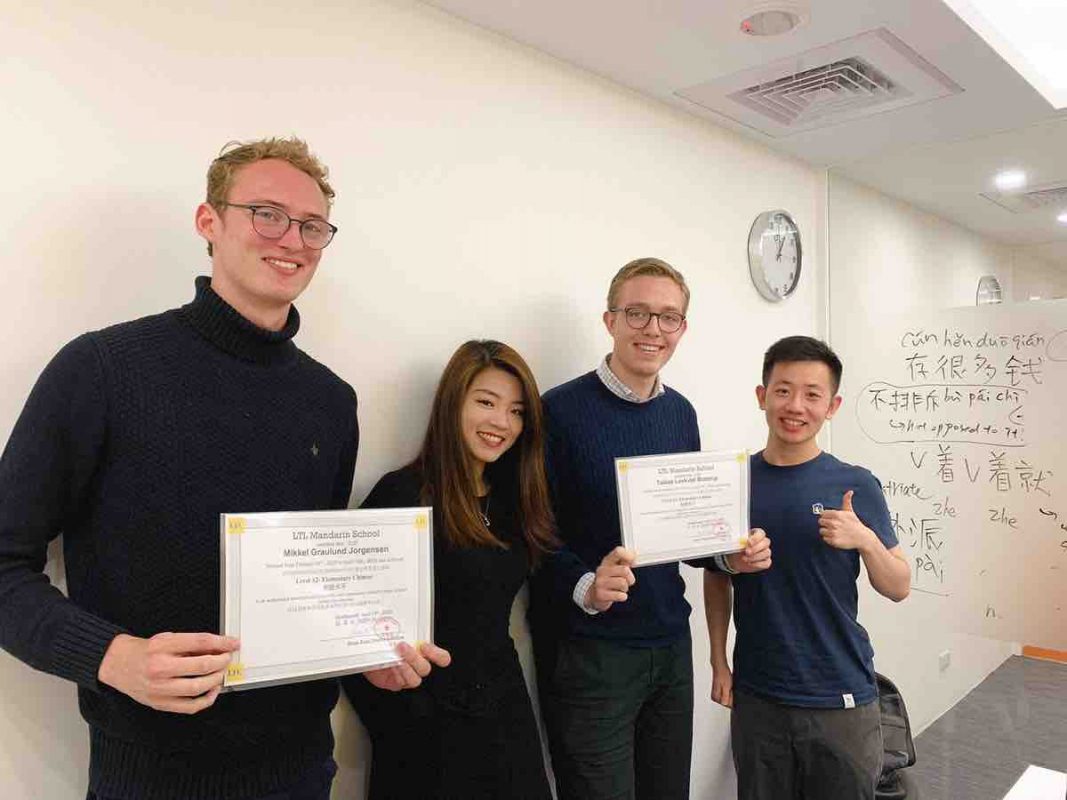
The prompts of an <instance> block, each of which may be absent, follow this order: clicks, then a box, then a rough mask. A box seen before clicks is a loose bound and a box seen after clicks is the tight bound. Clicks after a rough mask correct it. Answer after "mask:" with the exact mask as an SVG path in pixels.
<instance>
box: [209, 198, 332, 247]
mask: <svg viewBox="0 0 1067 800" xmlns="http://www.w3.org/2000/svg"><path fill="white" fill-rule="evenodd" d="M223 205H227V206H232V207H233V208H243V209H245V210H246V211H251V212H252V229H253V230H254V231H255V232H256V233H258V234H259V235H260V236H263V237H265V238H267V239H281V238H282V237H283V236H285V234H286V232H287V231H288V230H289V228H290V227H291V226H292V225H293V223H294V222H295V223H296V224H297V226H298V227H299V229H300V241H302V242H303V243H304V246H305V247H310V248H311V249H312V250H321V249H322V248H324V247H325V246H326V245H328V244H329V243H330V242H331V241H333V235H334V234H335V233H337V226H336V225H331V224H330V223H329V222H327V221H326V220H324V219H316V218H314V217H312V218H311V219H293V218H292V217H290V216H289V215H288V214H286V213H285V212H284V211H282V210H281V209H280V208H276V207H275V206H255V205H245V204H244V203H223Z"/></svg>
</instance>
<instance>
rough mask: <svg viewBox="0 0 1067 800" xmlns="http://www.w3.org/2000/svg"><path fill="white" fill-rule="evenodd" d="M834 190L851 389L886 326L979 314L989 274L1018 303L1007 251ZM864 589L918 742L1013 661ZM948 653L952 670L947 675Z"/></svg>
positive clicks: (833, 272) (939, 611)
mask: <svg viewBox="0 0 1067 800" xmlns="http://www.w3.org/2000/svg"><path fill="white" fill-rule="evenodd" d="M829 187H830V188H829V203H828V207H829V218H830V248H829V259H830V263H829V274H830V341H831V344H832V345H833V347H834V348H835V350H837V352H838V353H839V354H840V355H841V357H842V360H843V361H844V364H845V376H844V380H845V383H846V384H847V383H848V365H849V363H850V360H854V359H857V358H862V357H863V354H864V352H865V351H868V350H869V349H870V348H869V347H868V343H869V342H870V337H871V336H872V335H876V332H877V331H878V329H879V325H880V321H881V320H882V319H884V318H886V317H890V316H893V315H896V314H900V313H903V312H912V311H916V312H917V311H924V310H927V311H936V310H940V309H946V308H951V307H954V306H972V305H974V302H975V291H976V288H977V285H978V279H979V278H980V277H981V276H983V275H995V276H996V277H997V279H998V280H999V281H1000V284H1001V287H1002V289H1003V292H1004V296H1005V297H1006V298H1007V297H1011V296H1012V269H1011V264H1012V256H1011V252H1010V250H1009V249H1008V248H1005V247H1003V246H1001V245H997V244H995V243H993V242H991V241H988V240H986V239H983V238H982V237H980V236H978V235H976V234H974V233H972V232H970V231H967V230H965V229H963V228H961V227H959V226H957V225H954V224H952V223H949V222H946V221H944V220H942V219H940V218H938V217H935V216H933V215H931V214H927V213H924V212H922V211H919V210H918V209H916V208H914V207H913V206H909V205H907V204H905V203H902V202H899V201H897V200H893V199H891V198H889V197H886V196H885V195H882V194H880V193H878V192H875V191H874V190H871V189H868V188H866V187H863V186H861V185H859V184H856V183H854V182H852V181H850V180H848V179H846V178H843V177H841V176H839V175H836V174H831V176H830V179H829ZM846 388H847V387H846ZM842 413H847V414H851V413H852V409H850V408H845V409H842ZM837 444H839V445H840V444H842V443H841V442H837ZM834 453H835V455H837V456H838V457H840V458H842V459H844V460H845V461H849V460H850V458H856V461H858V462H859V463H862V457H856V455H852V456H850V453H849V450H848V447H845V446H835V448H834ZM857 455H858V454H857ZM861 586H862V587H863V591H861V595H860V621H861V622H862V623H863V624H864V625H865V626H866V628H867V630H868V631H869V632H870V634H871V638H872V641H873V643H874V648H875V667H876V668H877V669H878V671H879V672H882V673H883V674H885V675H887V676H889V677H890V678H891V679H892V680H893V681H895V682H896V684H897V685H898V686H899V687H900V689H901V692H902V693H903V695H904V698H905V700H906V701H907V703H908V711H909V715H910V717H911V723H912V729H913V733H918V732H919V731H921V730H922V729H923V728H925V727H926V726H927V725H929V724H930V723H931V722H933V721H934V720H936V719H937V718H938V717H939V716H941V714H943V713H944V712H945V711H947V710H948V709H949V708H951V707H952V706H953V705H954V704H955V703H956V702H958V701H959V700H960V699H961V698H962V697H963V696H964V695H965V694H966V693H967V692H969V691H970V690H971V689H972V688H974V686H976V685H977V684H978V683H979V682H981V680H982V679H983V678H984V677H985V676H986V675H988V674H989V673H990V672H992V671H993V670H994V669H996V667H997V666H998V665H999V664H1000V663H1001V662H1003V661H1004V659H1006V658H1007V657H1008V656H1009V655H1011V654H1012V652H1013V645H1011V644H1009V643H1004V642H998V641H993V640H990V639H984V638H981V637H977V636H972V635H968V634H964V633H959V632H958V630H957V628H958V626H957V624H956V621H955V620H954V619H953V618H952V616H951V615H950V614H946V613H945V612H946V609H945V606H944V604H943V602H942V598H939V597H934V596H931V595H925V594H920V593H917V592H913V593H912V594H911V596H910V597H909V598H908V600H907V601H906V602H904V603H902V604H899V605H898V604H894V603H892V602H890V601H888V600H886V599H885V598H883V597H881V596H880V595H878V594H876V593H875V592H874V591H873V590H871V589H870V587H869V586H868V585H867V584H866V581H861ZM944 650H949V651H950V652H951V654H952V655H951V660H952V664H951V666H950V667H949V668H948V670H947V671H945V672H944V673H942V672H940V670H939V665H938V656H939V655H940V653H941V652H942V651H944Z"/></svg>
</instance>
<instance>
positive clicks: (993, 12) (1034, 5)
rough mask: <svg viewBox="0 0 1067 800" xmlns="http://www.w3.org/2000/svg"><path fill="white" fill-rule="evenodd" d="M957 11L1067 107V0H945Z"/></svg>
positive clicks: (1048, 96)
mask: <svg viewBox="0 0 1067 800" xmlns="http://www.w3.org/2000/svg"><path fill="white" fill-rule="evenodd" d="M944 2H945V5H947V6H948V7H949V8H951V9H952V10H953V11H954V12H956V16H958V17H959V18H960V19H962V20H963V21H964V22H965V23H967V24H968V25H969V26H970V27H971V28H972V29H973V30H974V32H975V33H977V34H978V35H979V36H981V37H982V38H983V39H985V41H986V44H988V45H989V46H990V47H992V48H993V49H994V50H995V51H996V52H997V54H998V55H999V56H1000V57H1001V58H1003V59H1004V60H1005V61H1007V62H1008V63H1009V64H1010V65H1011V66H1012V68H1014V70H1015V71H1016V72H1018V73H1019V74H1020V75H1022V76H1023V78H1024V79H1025V80H1026V82H1027V83H1029V84H1030V85H1031V86H1033V87H1034V88H1035V89H1036V90H1037V91H1038V92H1039V93H1040V94H1041V96H1042V97H1044V98H1045V99H1046V100H1048V101H1049V103H1051V104H1052V107H1053V108H1056V109H1061V108H1067V47H1064V44H1063V32H1064V31H1065V30H1067V3H1063V2H1061V1H1060V0H1011V2H1010V3H1009V2H1005V0H944Z"/></svg>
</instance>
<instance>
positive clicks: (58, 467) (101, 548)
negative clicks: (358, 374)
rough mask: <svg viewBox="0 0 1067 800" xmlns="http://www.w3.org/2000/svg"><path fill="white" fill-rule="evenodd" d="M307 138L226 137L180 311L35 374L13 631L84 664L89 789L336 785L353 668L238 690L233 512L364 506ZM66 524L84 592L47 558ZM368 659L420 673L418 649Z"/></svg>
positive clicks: (314, 791) (318, 790)
mask: <svg viewBox="0 0 1067 800" xmlns="http://www.w3.org/2000/svg"><path fill="white" fill-rule="evenodd" d="M326 178H327V172H326V169H325V167H324V166H323V165H322V164H321V163H320V162H319V161H318V160H317V159H316V158H315V157H314V156H313V155H312V154H311V153H309V152H308V149H307V145H306V144H304V142H302V141H300V140H297V139H291V140H277V139H268V140H264V141H259V142H251V143H248V144H244V145H239V146H237V147H235V148H232V149H228V150H226V151H225V152H224V153H223V154H222V155H220V156H219V157H218V158H216V159H215V160H214V161H213V162H212V164H211V167H210V169H209V171H208V187H207V200H206V202H204V203H202V204H201V205H200V206H199V207H198V208H197V211H196V222H195V224H196V230H197V232H198V233H199V234H200V236H202V237H203V238H204V239H205V240H206V241H207V243H208V253H209V255H210V256H211V260H212V276H211V278H210V279H209V278H207V277H202V278H198V279H197V281H196V297H195V298H194V299H193V301H192V302H190V303H188V304H186V305H184V306H182V307H181V308H177V309H173V310H171V311H167V312H165V313H163V314H157V315H155V316H151V317H145V318H143V319H139V320H135V321H133V322H127V323H123V324H120V325H115V326H112V327H110V328H106V329H104V330H101V331H95V332H92V333H87V334H85V335H83V336H80V337H78V338H77V339H75V340H74V341H72V342H70V343H69V344H68V345H66V346H65V347H64V348H63V349H62V350H60V352H59V353H58V354H57V355H56V356H55V358H54V359H53V360H52V362H51V363H50V364H49V365H48V367H47V368H46V369H45V371H44V372H43V373H42V375H41V377H40V378H39V379H38V381H37V384H36V385H35V386H34V388H33V391H32V392H31V394H30V397H29V399H28V400H27V402H26V406H25V408H24V409H23V412H22V414H21V415H20V417H19V420H18V422H17V423H16V424H15V427H14V430H13V431H12V433H11V438H10V439H9V441H8V443H7V447H6V448H5V450H4V454H3V457H2V459H0V646H3V648H4V649H6V650H8V651H9V652H11V653H12V654H13V655H15V656H16V657H18V658H20V659H22V660H23V661H25V662H26V663H28V664H30V665H31V666H33V667H36V668H37V669H41V670H44V671H46V672H50V673H52V674H54V675H58V676H60V677H63V678H67V679H69V680H72V681H74V682H75V683H76V684H77V685H78V700H79V705H80V708H81V712H82V715H83V716H84V717H85V720H86V721H87V722H88V724H89V732H90V763H89V798H98V799H99V800H105V799H106V800H134V798H153V800H198V799H199V800H222V799H223V798H265V797H269V798H271V800H282V799H283V798H288V799H291V800H296V798H300V799H301V800H325V799H326V798H328V797H329V791H330V784H331V782H332V779H333V773H334V771H335V770H336V766H335V765H334V763H333V759H332V751H333V735H332V732H331V730H330V720H329V715H330V710H331V709H332V708H333V706H334V703H335V702H336V699H337V686H336V682H335V681H332V680H331V681H315V682H310V683H301V684H294V685H290V686H280V687H273V688H268V689H257V690H255V691H249V692H238V693H230V694H225V695H221V696H220V694H219V690H220V687H221V684H222V681H223V678H224V675H225V670H226V667H227V665H228V664H229V662H230V658H231V654H232V653H233V652H234V651H235V650H236V649H237V648H238V647H239V642H238V641H236V640H234V639H231V638H227V637H223V636H219V635H217V634H216V633H214V631H215V630H217V626H218V621H219V589H218V587H219V536H218V519H219V514H220V513H221V512H225V511H235V510H237V511H280V510H304V509H326V508H344V507H346V506H347V504H348V499H349V494H350V492H351V484H352V474H353V470H354V467H355V461H356V449H357V446H358V441H359V429H358V424H357V420H356V396H355V393H354V392H353V391H352V388H351V387H350V386H349V385H348V384H346V383H345V382H344V381H342V380H341V379H340V378H338V377H337V376H336V375H334V374H333V373H332V372H330V371H329V370H328V369H327V368H326V367H324V366H322V365H320V364H318V363H317V362H315V361H314V360H312V359H311V358H310V357H308V356H307V355H306V354H305V353H303V352H302V351H301V350H299V349H298V348H297V347H296V346H295V345H294V344H293V342H292V338H293V336H294V335H295V334H296V332H297V329H298V328H299V325H300V315H299V314H298V313H297V310H296V308H295V307H294V306H293V305H292V303H293V301H294V300H295V299H296V298H297V297H298V296H299V295H300V293H301V292H302V291H303V290H304V288H305V287H306V286H307V285H308V282H309V281H310V280H311V278H312V276H313V275H314V274H315V269H316V267H317V266H318V263H319V259H320V257H321V255H322V250H323V248H325V247H326V245H328V244H329V243H330V240H331V239H332V237H333V234H334V232H335V231H336V228H335V227H334V226H333V225H332V224H331V223H330V222H329V220H328V218H329V211H330V202H331V200H332V198H333V190H332V189H331V188H330V185H329V183H328V182H327V180H326ZM61 533H62V534H63V540H64V542H63V544H64V554H65V561H66V570H67V585H68V591H69V599H68V598H67V597H64V595H63V594H61V593H60V592H59V591H58V590H57V589H56V588H55V587H53V586H52V585H51V584H50V583H49V581H48V579H47V577H46V576H45V575H44V574H43V573H42V569H43V567H44V565H45V559H46V551H47V547H48V543H49V541H51V540H52V539H53V538H55V537H56V536H58V535H59V534H61ZM401 655H402V656H403V658H404V661H403V662H401V664H400V665H398V666H396V667H389V668H385V669H382V670H377V671H375V672H371V673H367V678H368V679H369V680H371V681H372V682H374V683H375V684H376V685H379V686H382V687H385V688H390V689H401V688H405V687H409V686H413V685H416V684H418V683H419V681H420V676H424V675H425V674H427V673H428V671H429V669H430V662H431V661H432V662H433V663H437V664H441V665H443V664H445V663H447V660H448V654H447V653H445V652H444V651H441V650H439V649H438V648H434V647H432V646H430V645H426V646H424V648H423V651H422V652H421V653H419V652H416V651H415V650H414V649H412V648H411V647H409V646H407V645H402V647H401Z"/></svg>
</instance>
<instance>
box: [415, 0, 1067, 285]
mask: <svg viewBox="0 0 1067 800" xmlns="http://www.w3.org/2000/svg"><path fill="white" fill-rule="evenodd" d="M1005 1H1006V2H1007V1H1008V0H1005ZM424 2H427V3H429V4H430V5H433V6H436V7H438V8H441V9H443V10H445V11H448V12H450V13H452V14H454V15H456V16H458V17H461V18H463V19H466V20H468V21H470V22H472V23H474V24H476V25H479V26H481V27H484V28H487V29H489V30H492V31H495V32H497V33H500V34H502V35H504V36H506V37H508V38H511V39H513V40H515V41H518V42H521V43H524V44H527V45H529V46H531V47H534V48H536V49H538V50H541V51H544V52H546V53H548V54H550V55H553V56H555V57H557V58H560V59H562V60H564V61H567V62H570V63H572V64H575V65H577V66H579V67H582V68H584V69H587V70H589V71H591V72H594V73H597V74H598V75H601V76H604V77H606V78H609V79H611V80H613V81H615V82H617V83H620V84H623V85H625V86H629V87H631V88H633V89H636V90H638V91H640V92H642V93H643V94H646V95H648V96H651V97H654V98H657V99H659V100H661V101H663V102H665V103H669V104H671V105H673V106H676V107H678V108H682V109H684V110H685V111H687V112H689V113H692V114H695V115H697V116H700V117H703V118H706V119H709V120H712V121H713V122H715V123H716V124H718V125H721V126H723V127H726V128H730V129H732V130H735V131H737V132H738V133H740V134H742V135H745V136H748V137H751V138H754V139H757V140H759V141H761V142H763V143H764V144H765V145H767V146H768V147H770V148H773V149H775V150H778V151H780V152H783V153H788V154H791V155H793V156H796V157H797V158H800V159H802V160H804V161H807V162H809V163H811V164H813V165H816V166H825V167H831V168H835V169H836V170H837V171H839V172H840V173H842V174H844V175H846V176H848V177H850V178H853V179H855V180H858V181H860V182H862V183H865V184H867V185H869V186H872V187H874V188H876V189H878V190H880V191H883V192H885V193H887V194H890V195H893V196H895V197H899V198H900V199H902V200H905V201H907V202H909V203H912V204H914V205H916V206H919V207H920V208H924V209H926V210H929V211H932V212H934V213H936V214H939V215H940V216H943V217H946V218H948V219H951V220H953V221H956V222H958V223H960V224H961V225H964V226H966V227H968V228H970V229H972V230H975V231H977V232H979V233H982V234H985V235H987V236H990V237H993V238H995V239H997V240H999V241H1002V242H1006V243H1011V244H1027V245H1032V246H1035V252H1038V251H1040V252H1042V253H1045V254H1047V256H1048V257H1050V258H1061V257H1062V263H1064V264H1067V226H1065V225H1062V224H1059V223H1057V222H1056V213H1059V212H1062V211H1067V208H1064V209H1055V210H1051V209H1046V210H1044V211H1041V212H1031V213H1027V214H1012V213H1011V212H1009V211H1006V210H1004V209H1002V208H1000V207H998V206H997V205H995V204H993V203H991V202H990V201H989V200H986V199H985V198H983V197H981V196H980V193H981V192H984V191H989V190H990V189H991V188H992V176H993V175H994V174H995V173H996V172H997V171H998V170H1000V169H1003V168H1006V167H1016V168H1021V169H1024V170H1025V171H1026V172H1027V174H1028V177H1029V183H1030V185H1032V186H1036V185H1044V184H1051V183H1064V184H1067V147H1065V146H1064V145H1065V143H1067V112H1061V113H1059V114H1057V113H1056V112H1055V111H1054V110H1053V109H1052V107H1051V106H1050V105H1049V104H1048V103H1047V102H1046V101H1045V100H1044V99H1043V98H1042V97H1041V96H1040V95H1039V94H1038V93H1037V92H1036V91H1035V90H1034V89H1033V88H1032V87H1031V86H1030V85H1029V84H1028V83H1026V82H1025V81H1024V80H1023V79H1022V78H1021V77H1020V76H1019V75H1018V74H1017V73H1016V72H1015V71H1014V70H1013V69H1012V68H1011V67H1010V66H1008V65H1007V64H1006V63H1005V62H1004V61H1002V60H1001V58H1000V57H999V56H998V55H996V53H994V52H993V51H992V49H990V48H989V47H988V46H987V45H986V44H985V42H984V41H982V40H981V39H980V38H979V37H978V36H977V35H976V34H975V33H973V32H972V31H971V29H970V28H969V27H967V25H965V24H964V23H963V22H962V21H960V20H959V19H958V18H957V17H956V16H955V14H953V13H952V11H950V10H949V9H948V7H947V6H945V5H944V4H943V3H942V2H941V0H775V1H774V2H767V0H525V2H524V0H424ZM766 6H772V7H790V6H791V7H794V8H796V9H798V10H800V11H801V12H802V14H803V16H804V17H805V22H804V24H802V25H801V26H800V27H798V28H797V29H796V30H794V31H792V32H791V33H789V34H786V35H784V36H779V37H774V38H768V39H759V38H755V37H750V36H747V35H745V34H743V33H741V32H740V22H741V20H742V19H743V18H744V17H746V16H747V15H748V14H749V13H751V12H752V10H754V9H755V8H758V7H766ZM877 28H886V29H888V30H889V31H890V32H892V33H893V34H894V35H895V36H897V37H898V38H899V39H901V40H902V41H903V42H904V43H905V44H907V45H908V46H910V47H911V48H912V49H913V50H915V51H916V52H917V53H919V54H920V55H921V56H922V57H923V58H925V59H926V60H927V61H929V62H930V63H931V64H933V65H934V66H935V67H937V68H938V69H939V70H941V71H942V72H943V73H945V74H946V75H947V76H948V77H949V78H950V79H951V80H953V81H955V82H956V83H957V84H959V85H960V86H961V87H962V88H963V91H962V92H960V93H959V94H955V95H951V96H948V97H944V98H941V99H938V100H932V101H929V102H925V103H920V104H916V105H912V106H908V107H905V108H900V109H896V110H891V111H887V112H883V113H880V114H876V115H873V116H869V117H866V118H863V119H859V120H854V121H849V122H842V123H840V124H837V125H832V126H829V127H825V128H822V129H819V130H810V131H805V132H798V133H794V134H792V135H788V136H781V137H777V138H775V137H771V136H768V135H766V134H763V133H760V132H758V131H755V130H753V129H751V128H749V127H747V126H744V125H741V124H739V123H737V122H735V121H733V120H731V119H730V118H728V117H726V116H723V115H720V114H717V113H715V112H713V111H710V110H708V109H706V108H703V107H701V106H698V105H696V104H694V103H692V102H689V101H688V100H685V99H683V98H681V97H679V96H678V94H677V93H678V92H680V91H681V90H684V89H687V88H690V87H693V86H696V85H698V84H702V83H705V82H708V81H711V80H715V79H718V78H722V77H725V76H727V75H732V74H733V73H736V72H740V71H741V70H745V69H749V68H752V67H757V66H760V65H764V64H768V63H770V62H774V61H778V60H780V59H783V58H788V57H791V56H796V55H798V54H800V53H804V52H806V51H808V50H811V49H813V48H816V47H821V46H825V45H828V44H831V43H833V42H837V41H839V40H841V39H845V38H848V37H852V36H856V35H858V34H860V33H863V32H866V31H870V30H874V29H877ZM1053 212H1055V213H1053ZM1039 245H1040V246H1041V247H1040V248H1038V247H1037V246H1039Z"/></svg>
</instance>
